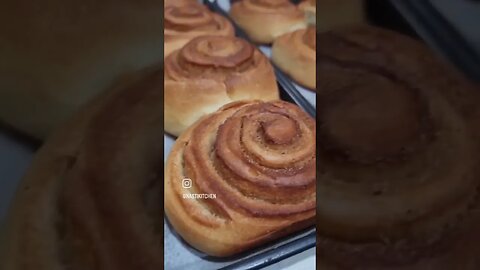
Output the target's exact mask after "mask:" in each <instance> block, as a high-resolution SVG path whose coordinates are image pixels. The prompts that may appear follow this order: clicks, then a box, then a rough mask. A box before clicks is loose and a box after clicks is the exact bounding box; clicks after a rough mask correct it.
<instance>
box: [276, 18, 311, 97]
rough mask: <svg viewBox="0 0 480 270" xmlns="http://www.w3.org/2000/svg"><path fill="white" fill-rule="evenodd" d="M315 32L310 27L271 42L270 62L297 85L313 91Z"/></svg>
mask: <svg viewBox="0 0 480 270" xmlns="http://www.w3.org/2000/svg"><path fill="white" fill-rule="evenodd" d="M316 37H317V35H316V30H315V27H313V26H310V27H308V28H306V29H300V30H297V31H294V32H290V33H286V34H284V35H282V36H280V37H279V38H277V39H276V40H275V41H274V42H273V46H272V60H273V62H274V63H275V64H276V65H277V66H278V67H279V68H280V69H282V70H283V71H285V72H286V73H287V74H288V75H290V76H291V77H292V78H293V79H294V80H295V81H296V82H298V83H299V84H301V85H303V86H305V87H307V88H309V89H311V90H315V84H316V76H317V74H316Z"/></svg>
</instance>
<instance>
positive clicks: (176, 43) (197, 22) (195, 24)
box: [163, 3, 235, 57]
mask: <svg viewBox="0 0 480 270" xmlns="http://www.w3.org/2000/svg"><path fill="white" fill-rule="evenodd" d="M164 16H165V18H164V30H163V33H164V38H165V42H164V57H167V56H168V55H169V54H170V53H172V52H173V51H175V50H177V49H180V48H182V47H183V46H184V45H185V44H186V43H188V42H189V41H190V40H192V39H193V38H195V37H199V36H205V35H214V36H234V35H235V31H234V28H233V26H232V24H231V23H230V21H229V20H228V19H227V18H225V17H223V16H220V15H218V14H216V13H213V12H211V11H210V10H209V9H208V8H207V7H205V6H203V5H201V4H199V3H186V4H184V5H178V6H169V7H166V8H165V12H164Z"/></svg>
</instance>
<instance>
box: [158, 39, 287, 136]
mask: <svg viewBox="0 0 480 270" xmlns="http://www.w3.org/2000/svg"><path fill="white" fill-rule="evenodd" d="M164 91H165V130H166V131H167V132H168V133H170V134H173V135H179V134H180V133H181V132H182V131H183V130H185V129H186V128H187V127H189V126H190V125H191V124H193V123H194V122H195V121H196V120H198V119H199V118H200V117H201V116H203V115H205V114H208V113H211V112H214V111H216V110H217V109H218V108H220V107H221V106H223V105H225V104H227V103H230V102H232V101H236V100H244V99H260V100H266V101H268V100H275V99H278V89H277V83H276V80H275V75H274V73H273V68H272V66H271V64H270V62H269V60H268V59H267V58H266V57H265V56H264V55H263V54H262V53H261V52H260V51H258V50H257V49H256V48H255V47H254V46H253V45H251V44H250V43H248V42H247V41H245V40H243V39H240V38H236V37H219V36H204V37H198V38H195V39H194V40H192V41H191V42H189V43H188V44H187V45H185V47H183V48H182V49H181V50H178V51H176V52H174V53H173V54H172V55H170V56H169V57H168V58H167V59H166V60H165V88H164Z"/></svg>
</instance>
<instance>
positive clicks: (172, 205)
mask: <svg viewBox="0 0 480 270" xmlns="http://www.w3.org/2000/svg"><path fill="white" fill-rule="evenodd" d="M315 161H316V159H315V120H314V119H312V118H311V117H309V116H308V115H307V114H306V113H305V112H303V111H302V110H301V109H300V108H298V107H297V106H296V105H293V104H290V103H287V102H284V101H274V102H259V101H244V102H234V103H231V104H228V105H226V106H224V107H223V108H221V109H220V110H218V111H217V112H215V113H212V114H210V115H208V116H206V117H204V118H202V119H201V120H199V121H198V122H197V123H195V124H194V125H193V126H192V127H190V128H189V129H188V130H187V131H185V132H184V133H183V134H182V135H181V136H180V137H179V138H178V139H177V141H176V142H175V145H174V146H173V148H172V152H171V154H170V156H169V158H168V160H167V164H166V168H165V213H166V215H167V217H168V219H169V221H170V222H171V223H172V225H173V227H174V228H175V230H176V231H177V232H178V233H179V234H180V235H181V236H182V237H183V238H184V239H185V240H186V241H187V242H188V243H190V244H191V245H192V246H194V247H195V248H197V249H199V250H201V251H203V252H205V253H207V254H210V255H214V256H228V255H232V254H236V253H239V252H241V251H243V250H246V249H248V248H251V247H254V246H257V245H259V244H261V243H263V242H265V241H268V240H272V239H275V238H277V237H280V236H282V235H285V234H287V233H290V232H293V231H298V230H300V229H302V228H305V227H306V226H309V225H312V224H313V223H314V216H315V200H316V199H315ZM185 179H188V181H189V185H188V186H187V187H186V186H185V185H184V184H183V182H184V181H185ZM199 194H200V195H205V196H203V197H201V198H198V197H199V196H198V195H199ZM193 195H195V196H193ZM207 195H208V196H207Z"/></svg>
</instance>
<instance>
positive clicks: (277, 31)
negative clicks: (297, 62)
mask: <svg viewBox="0 0 480 270" xmlns="http://www.w3.org/2000/svg"><path fill="white" fill-rule="evenodd" d="M230 15H231V16H232V18H233V19H234V20H235V22H236V23H237V24H238V25H239V26H240V27H241V28H242V29H243V30H245V32H246V33H247V35H248V36H249V37H250V39H251V40H252V41H254V42H258V43H272V42H273V40H274V39H275V38H276V37H278V36H280V35H282V34H284V33H287V32H290V31H295V30H297V29H301V28H305V27H306V20H305V17H304V13H303V11H302V10H300V8H299V7H298V6H297V5H294V4H293V3H291V2H290V1H289V0H242V1H239V2H235V3H233V4H232V8H231V9H230Z"/></svg>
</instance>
